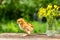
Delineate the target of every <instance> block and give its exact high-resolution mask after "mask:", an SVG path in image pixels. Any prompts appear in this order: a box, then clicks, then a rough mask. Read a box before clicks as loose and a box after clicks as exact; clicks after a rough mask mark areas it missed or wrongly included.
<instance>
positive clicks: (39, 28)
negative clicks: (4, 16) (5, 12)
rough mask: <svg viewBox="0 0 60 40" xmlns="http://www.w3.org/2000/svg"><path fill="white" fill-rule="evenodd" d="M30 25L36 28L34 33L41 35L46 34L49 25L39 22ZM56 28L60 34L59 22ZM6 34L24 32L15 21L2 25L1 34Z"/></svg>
mask: <svg viewBox="0 0 60 40" xmlns="http://www.w3.org/2000/svg"><path fill="white" fill-rule="evenodd" d="M30 23H31V24H32V25H33V26H34V30H33V31H32V33H37V34H41V33H45V32H46V29H47V23H40V22H37V21H31V22H30ZM56 26H57V29H58V31H59V32H60V27H59V26H60V24H59V22H56ZM5 32H8V33H22V32H24V31H23V30H21V29H20V28H19V26H18V24H17V23H16V22H15V21H9V22H7V23H1V25H0V33H5Z"/></svg>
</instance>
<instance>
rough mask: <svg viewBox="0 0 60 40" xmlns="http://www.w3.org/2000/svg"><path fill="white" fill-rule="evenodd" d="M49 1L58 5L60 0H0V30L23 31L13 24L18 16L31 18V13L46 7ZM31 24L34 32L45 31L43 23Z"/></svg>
mask: <svg viewBox="0 0 60 40" xmlns="http://www.w3.org/2000/svg"><path fill="white" fill-rule="evenodd" d="M49 3H51V4H52V5H55V4H56V5H60V0H0V28H1V29H0V32H23V31H21V30H20V29H19V28H18V26H17V25H15V24H16V23H15V22H16V20H17V19H18V18H20V17H23V18H25V19H26V20H30V21H31V20H33V15H34V14H35V13H37V12H38V10H39V8H41V7H44V8H46V7H47V5H48V4H49ZM11 20H15V22H13V21H12V22H11ZM32 24H33V25H34V26H36V27H35V28H34V31H33V32H34V33H35V32H36V33H38V32H42V33H43V32H45V28H46V27H45V24H42V26H38V25H40V24H39V23H37V22H32ZM36 28H37V29H36Z"/></svg>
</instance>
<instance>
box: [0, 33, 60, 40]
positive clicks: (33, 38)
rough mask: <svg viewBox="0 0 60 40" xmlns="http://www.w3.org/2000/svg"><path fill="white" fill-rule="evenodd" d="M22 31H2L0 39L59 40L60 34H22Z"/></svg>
mask: <svg viewBox="0 0 60 40" xmlns="http://www.w3.org/2000/svg"><path fill="white" fill-rule="evenodd" d="M22 34H23V33H2V34H0V40H60V34H57V35H56V36H52V37H48V36H46V35H45V34H31V35H29V36H25V37H23V36H22Z"/></svg>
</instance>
